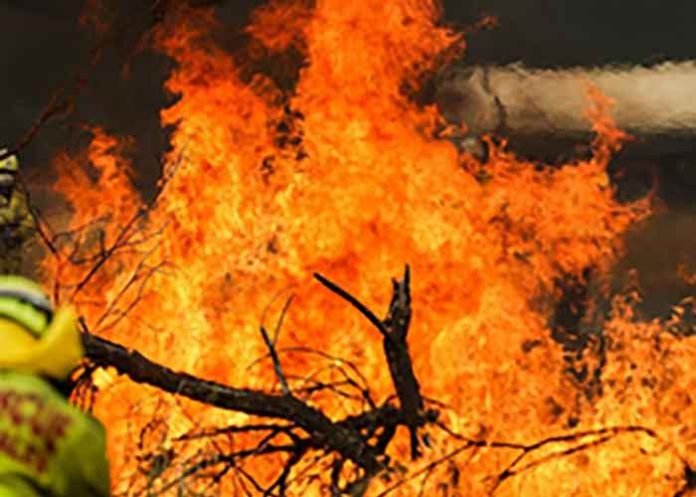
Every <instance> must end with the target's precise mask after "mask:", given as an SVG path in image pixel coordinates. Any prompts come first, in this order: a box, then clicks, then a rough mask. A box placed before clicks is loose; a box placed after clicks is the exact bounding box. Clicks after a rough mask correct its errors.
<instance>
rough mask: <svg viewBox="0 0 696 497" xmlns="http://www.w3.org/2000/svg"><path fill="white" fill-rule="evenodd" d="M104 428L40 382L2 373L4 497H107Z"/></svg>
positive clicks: (0, 473) (0, 472) (0, 494)
mask: <svg viewBox="0 0 696 497" xmlns="http://www.w3.org/2000/svg"><path fill="white" fill-rule="evenodd" d="M109 487H110V482H109V467H108V463H107V460H106V447H105V433H104V428H103V426H102V425H101V424H100V423H99V422H98V421H97V420H96V419H95V418H93V417H92V416H90V415H89V414H87V413H84V412H82V411H80V410H79V409H77V408H76V407H74V406H72V405H70V404H69V403H68V402H67V401H66V400H65V399H64V398H63V397H62V396H61V395H60V394H59V393H58V392H57V391H56V390H55V389H54V388H53V387H52V386H51V385H50V384H49V383H47V382H46V381H44V380H43V379H41V378H40V377H37V376H32V375H27V374H21V373H15V372H9V371H2V372H0V497H9V496H13V497H23V496H27V497H35V496H36V497H39V496H50V497H68V496H71V497H83V496H84V497H102V496H104V497H106V496H108V495H109V491H110V488H109Z"/></svg>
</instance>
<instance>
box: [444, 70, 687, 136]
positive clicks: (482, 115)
mask: <svg viewBox="0 0 696 497" xmlns="http://www.w3.org/2000/svg"><path fill="white" fill-rule="evenodd" d="M588 84H589V85H592V86H594V87H596V88H597V89H598V90H599V91H600V92H601V93H602V94H604V95H606V96H608V97H609V98H611V99H612V100H613V101H614V106H613V107H612V116H613V117H614V119H615V120H616V124H617V125H618V126H619V127H620V128H621V129H623V130H626V131H628V132H629V133H632V134H635V135H643V136H645V135H661V134H670V135H696V62H694V61H689V62H682V63H671V62H670V63H664V64H661V65H658V66H655V67H650V68H647V67H642V66H633V67H606V68H581V67H576V68H569V69H544V70H539V69H531V68H526V67H524V66H523V65H521V64H517V65H511V66H505V67H472V68H467V67H464V68H459V69H454V70H452V71H451V72H450V73H449V74H448V75H447V76H446V77H444V78H443V79H442V81H441V84H440V90H439V91H440V94H439V97H440V100H441V102H442V108H443V109H444V111H445V113H446V117H448V118H449V119H450V120H453V121H458V122H465V123H466V124H467V126H468V127H469V129H470V130H471V131H472V133H474V134H485V133H491V132H495V131H497V130H502V129H504V130H505V131H506V132H508V133H511V134H515V135H533V134H553V135H557V136H582V135H586V134H587V133H588V132H589V131H590V123H589V121H588V119H587V118H586V117H585V115H586V110H587V108H588V99H587V87H588Z"/></svg>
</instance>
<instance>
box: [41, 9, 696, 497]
mask: <svg viewBox="0 0 696 497" xmlns="http://www.w3.org/2000/svg"><path fill="white" fill-rule="evenodd" d="M205 3H206V2H203V4H205ZM156 4H157V5H156V13H157V16H156V18H155V22H154V23H153V26H152V29H151V31H150V32H149V33H148V36H147V37H146V38H145V39H146V40H147V41H148V43H151V44H152V45H153V46H154V47H155V48H156V49H157V50H159V51H161V52H162V53H164V54H166V55H167V56H168V57H170V58H171V59H172V60H173V61H174V62H175V63H176V66H175V68H174V69H173V71H172V73H171V75H170V77H169V79H168V80H167V83H166V91H168V92H170V93H171V94H172V95H175V96H176V97H177V100H176V102H175V103H173V104H172V105H171V106H170V107H168V108H166V109H164V110H163V111H162V114H161V120H162V125H163V126H167V127H171V128H172V129H173V131H172V134H171V148H170V150H169V152H168V154H167V155H166V157H165V159H164V161H163V165H162V174H161V180H160V183H159V189H158V192H157V195H156V196H155V197H154V199H144V198H143V197H142V196H141V194H140V193H139V192H138V190H137V189H136V188H135V187H134V186H133V183H132V179H131V178H132V176H133V175H134V174H137V171H138V167H137V164H136V165H132V164H130V163H129V162H128V160H127V159H126V157H127V154H125V153H124V150H125V147H127V146H128V143H129V142H128V140H124V139H120V138H117V137H112V136H110V135H109V134H108V133H107V132H105V131H104V130H102V129H101V128H91V129H90V134H91V137H92V140H91V144H90V145H89V147H88V149H87V150H86V151H85V152H84V153H82V154H76V155H68V154H61V155H59V156H58V157H57V158H56V160H55V167H56V170H57V171H58V176H59V179H58V181H57V183H56V184H55V190H56V191H57V192H59V193H60V194H62V196H63V197H64V198H65V200H66V201H67V202H68V203H69V205H70V211H71V215H70V216H69V218H68V219H66V220H65V221H64V226H49V225H48V224H47V223H45V222H43V221H41V220H39V228H40V229H39V231H40V233H41V235H42V237H43V240H44V241H45V244H46V247H47V250H46V255H45V257H44V258H43V261H42V271H43V276H44V280H45V282H46V284H47V285H48V286H49V288H52V289H53V295H54V297H55V298H56V299H57V300H59V301H72V302H74V303H75V305H77V306H78V309H79V311H80V314H81V316H82V324H83V326H84V333H85V334H84V337H85V344H86V347H87V351H88V356H89V359H90V360H89V362H88V364H86V365H85V367H84V370H83V371H82V374H81V376H80V378H79V379H78V384H77V385H78V386H77V388H76V390H75V394H74V396H75V399H76V400H77V401H80V402H82V403H84V404H85V405H86V406H89V407H92V408H93V409H94V412H95V413H96V415H97V416H98V417H99V418H100V419H101V420H102V421H103V422H104V423H105V424H106V426H107V428H108V433H109V443H110V457H111V461H112V466H113V479H114V493H115V494H116V495H124V496H126V495H127V496H131V495H133V496H136V495H160V494H162V495H182V496H183V495H288V496H291V495H295V496H300V495H302V496H304V495H341V494H347V495H353V496H357V495H369V496H380V497H381V496H386V495H394V496H397V495H403V496H416V495H442V496H458V495H498V496H506V495H509V496H512V495H525V496H532V495H539V496H546V495H569V496H570V495H572V496H607V495H615V496H629V495H631V496H633V495H645V496H665V497H673V496H686V495H690V492H691V494H694V492H695V490H694V487H695V485H696V484H695V481H696V477H695V476H694V468H696V403H695V402H694V397H693V392H694V391H696V375H695V373H694V369H693V364H694V357H696V355H695V353H696V342H694V338H693V335H694V333H693V327H691V328H690V327H689V326H692V325H689V324H688V321H687V320H688V317H689V313H690V312H691V307H690V303H689V302H688V301H685V302H682V303H680V304H679V305H678V306H676V307H675V312H674V316H673V317H672V318H670V319H667V320H654V321H649V322H645V321H642V320H641V319H640V318H639V316H637V315H636V313H635V312H634V304H635V302H636V301H637V299H639V298H640V292H639V290H638V289H637V288H635V287H633V286H631V285H630V284H629V285H627V288H626V291H625V292H624V293H622V294H620V295H610V294H609V292H608V288H609V284H608V282H609V276H610V270H611V269H612V267H613V265H614V264H615V263H616V262H617V260H618V259H619V258H620V257H621V255H622V251H623V246H622V240H623V235H624V234H625V233H626V232H627V230H629V229H631V228H632V227H633V226H635V225H636V224H637V223H639V222H640V221H641V220H643V219H645V218H646V217H647V216H649V215H650V212H651V202H650V199H649V198H646V199H642V200H638V201H634V202H631V203H620V202H618V201H617V200H616V198H615V189H614V187H613V186H612V184H611V181H610V179H609V177H608V175H607V166H608V164H609V161H610V160H611V157H612V154H613V153H615V152H616V151H618V150H619V149H620V148H621V145H622V142H623V140H625V139H626V138H627V136H626V135H625V134H624V133H622V132H621V131H620V130H619V129H617V128H616V126H615V125H614V123H613V121H612V118H611V102H610V101H609V100H608V99H606V98H604V97H603V96H602V95H601V94H600V93H599V92H598V91H597V90H596V89H594V88H592V87H588V99H587V107H588V109H589V112H588V117H589V119H588V128H590V127H592V129H593V130H594V132H595V133H596V138H595V140H594V142H593V143H592V154H591V157H589V158H588V159H586V160H578V161H575V162H572V163H568V164H565V165H562V166H545V165H543V164H538V163H531V162H527V161H525V160H523V159H521V158H519V157H517V156H516V155H515V154H514V153H513V152H511V151H509V150H508V149H507V148H506V146H505V144H504V143H503V144H502V145H501V144H499V143H494V142H493V141H491V142H490V150H489V157H488V160H487V161H486V162H485V163H484V162H481V161H479V160H478V159H477V158H475V157H473V156H471V155H469V154H467V153H462V152H460V151H458V150H457V149H456V148H455V147H454V145H453V144H452V143H451V141H449V140H448V136H449V135H451V133H452V132H453V129H452V126H451V125H449V124H448V123H447V122H446V121H445V120H444V119H443V118H442V117H441V115H440V114H439V112H438V110H437V109H436V107H435V106H434V105H427V104H423V102H422V100H423V99H421V98H419V96H420V95H421V94H422V93H423V91H424V88H425V86H426V85H427V82H428V81H429V78H431V77H432V76H433V74H434V73H435V72H436V71H437V70H438V69H439V68H440V67H441V66H442V65H443V64H445V63H447V62H448V61H450V60H452V58H453V57H455V56H458V55H460V53H461V51H462V50H463V38H462V35H461V34H459V33H457V32H454V31H452V30H450V29H448V28H447V27H445V26H442V25H440V24H439V23H438V18H439V10H438V8H437V5H435V3H434V2H431V1H429V0H394V1H390V2H384V1H381V0H379V1H378V0H353V1H350V2H346V1H345V0H322V1H317V2H312V3H311V5H310V3H309V2H302V1H296V2H290V1H279V0H274V1H270V2H269V3H267V4H266V5H264V6H262V7H260V8H259V9H258V10H257V11H256V12H255V14H254V15H253V16H252V20H251V23H250V25H249V26H248V27H247V28H246V36H248V38H249V49H248V50H246V51H244V52H243V53H237V54H234V55H231V54H230V53H228V51H226V50H224V49H223V48H222V47H221V46H220V45H219V44H218V42H217V41H216V40H217V39H218V37H216V33H219V32H220V31H221V30H224V29H225V27H224V26H220V25H218V23H217V21H216V19H215V16H214V13H213V11H212V10H211V9H209V7H207V6H206V5H203V6H201V5H198V3H195V2H189V3H186V2H179V3H177V2H156ZM99 29H100V30H105V29H108V27H106V26H105V25H104V24H99ZM289 53H292V54H293V55H292V57H295V58H298V57H299V59H300V60H301V61H302V63H301V64H300V65H299V69H298V72H297V76H296V78H294V79H293V78H291V79H293V84H292V85H288V84H287V79H286V80H283V81H284V83H283V84H281V82H280V80H282V79H283V78H281V77H279V76H278V75H277V74H275V75H274V74H272V72H269V71H263V70H262V68H263V67H264V61H266V60H268V59H273V60H279V59H282V57H284V56H286V55H287V54H289ZM287 56H288V57H290V56H289V55H287ZM292 57H290V58H292ZM274 58H275V59H274ZM259 68H261V69H259ZM426 100H427V99H426ZM394 277H396V278H395V279H392V278H394ZM390 280H391V281H392V287H391V291H389V286H388V285H389V282H390Z"/></svg>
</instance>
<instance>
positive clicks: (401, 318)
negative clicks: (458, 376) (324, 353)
mask: <svg viewBox="0 0 696 497" xmlns="http://www.w3.org/2000/svg"><path fill="white" fill-rule="evenodd" d="M314 276H315V278H316V279H317V280H318V281H319V282H320V283H322V284H323V285H324V286H325V287H326V288H328V289H329V290H331V291H332V292H334V293H336V294H337V295H339V296H340V297H341V298H343V299H345V300H346V301H347V302H349V303H350V304H351V305H352V306H353V307H355V308H356V309H357V310H358V311H359V312H360V313H361V314H362V315H363V316H365V317H366V318H367V319H368V320H369V321H370V322H371V323H372V324H373V325H374V326H375V327H376V328H377V330H378V331H379V332H380V333H381V335H382V344H383V347H384V353H385V356H386V358H387V364H388V366H389V373H390V375H391V378H392V383H393V384H394V389H395V390H396V395H397V397H398V398H399V403H400V405H401V413H402V414H403V416H404V424H405V425H406V426H407V427H408V429H409V432H410V434H411V457H412V458H413V459H416V458H417V457H418V456H419V455H420V442H419V440H418V428H419V427H421V426H423V425H424V424H425V420H426V418H427V416H424V413H423V409H424V402H423V396H422V394H421V391H420V385H419V383H418V379H417V378H416V374H415V373H414V371H413V363H412V361H411V355H410V353H409V350H408V343H407V336H408V330H409V325H410V324H411V287H410V279H411V274H410V268H409V266H408V265H407V266H406V268H405V270H404V276H403V279H401V280H393V281H392V286H393V289H392V299H391V303H390V304H389V309H388V311H387V317H386V318H385V319H383V320H380V319H378V318H377V317H376V316H375V314H374V313H373V312H372V311H370V310H369V309H368V308H367V306H365V304H363V303H362V302H360V300H359V299H357V298H356V297H354V296H353V295H351V294H350V293H349V292H347V291H346V290H344V289H343V288H341V287H340V286H339V285H337V284H336V283H333V282H332V281H330V280H328V279H327V278H325V277H324V276H322V275H320V274H315V275H314Z"/></svg>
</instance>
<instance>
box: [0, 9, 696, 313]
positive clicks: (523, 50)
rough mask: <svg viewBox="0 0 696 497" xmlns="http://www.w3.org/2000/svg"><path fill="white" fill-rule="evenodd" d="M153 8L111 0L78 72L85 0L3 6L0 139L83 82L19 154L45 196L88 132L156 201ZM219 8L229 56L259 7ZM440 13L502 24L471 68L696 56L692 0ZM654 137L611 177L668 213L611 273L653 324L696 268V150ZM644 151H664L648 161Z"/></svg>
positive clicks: (450, 18)
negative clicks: (59, 159) (54, 165)
mask: <svg viewBox="0 0 696 497" xmlns="http://www.w3.org/2000/svg"><path fill="white" fill-rule="evenodd" d="M154 3H155V2H154V1H149V0H122V1H118V2H112V4H113V5H115V6H117V11H116V12H115V13H114V14H113V16H114V19H116V20H117V24H118V26H119V34H118V36H117V37H115V38H114V40H113V42H111V43H108V44H106V45H105V47H104V51H103V53H102V57H101V59H100V61H99V62H98V63H97V64H96V65H95V66H94V67H93V68H91V69H90V70H86V69H87V67H88V64H89V60H90V58H91V55H92V51H93V49H94V47H95V46H96V44H97V39H96V36H95V34H94V33H93V32H91V31H90V30H89V29H85V28H84V27H82V26H81V25H80V24H79V22H78V18H79V16H80V13H81V12H82V10H83V6H84V0H62V1H60V2H58V1H49V0H43V1H41V0H4V1H0V19H2V22H3V29H2V30H0V43H2V46H3V47H4V49H3V52H2V57H1V58H0V64H2V74H3V75H4V78H3V79H2V80H1V81H0V85H2V88H1V89H0V99H1V100H0V102H1V103H0V105H2V109H3V111H4V112H3V119H1V120H0V142H3V143H6V144H13V143H16V142H17V141H18V140H19V139H20V138H21V137H22V136H23V135H24V133H26V131H27V130H28V129H30V128H31V126H32V123H33V122H34V121H35V120H36V118H37V117H38V116H39V115H40V114H41V112H42V111H43V109H44V108H45V107H46V105H47V103H48V101H49V100H50V98H51V95H52V94H53V93H54V92H55V91H56V90H57V89H58V88H59V87H60V86H61V85H65V84H68V85H71V84H72V82H73V81H74V80H75V77H76V75H77V74H79V73H80V72H82V73H83V74H84V75H85V76H87V79H86V81H85V83H84V85H83V86H82V90H81V92H80V94H79V97H78V98H77V100H76V105H75V108H74V110H73V111H72V112H71V113H70V114H69V115H68V116H67V117H61V118H59V119H55V120H52V121H51V122H50V123H49V124H48V125H47V126H45V127H44V128H43V129H42V130H41V132H40V134H39V135H38V136H37V137H36V138H35V139H34V140H33V141H32V142H31V143H30V144H29V146H28V147H26V149H24V150H23V152H22V157H21V160H22V163H23V167H24V168H25V173H26V175H27V177H28V178H29V181H30V183H31V184H32V185H37V186H36V188H37V189H38V190H39V191H40V190H42V189H45V188H46V186H47V185H49V184H50V180H51V177H52V172H51V168H50V161H51V157H52V156H53V155H54V154H55V152H56V151H58V150H60V149H63V148H66V147H67V148H70V147H76V146H79V144H80V141H81V140H83V139H84V133H83V132H82V130H81V125H83V124H90V125H100V126H103V127H104V128H105V129H106V130H107V131H108V132H110V133H114V134H118V135H129V136H132V137H134V138H135V139H136V143H137V148H135V149H134V150H133V151H132V156H133V160H134V161H135V163H136V164H137V176H136V177H135V178H134V180H135V182H136V184H137V185H138V186H139V187H140V188H141V189H142V190H143V191H144V192H151V191H152V189H153V185H154V183H155V181H156V178H157V175H158V173H159V167H160V166H159V157H160V156H161V154H162V152H163V151H164V150H166V147H167V136H166V131H165V130H162V129H161V127H160V125H159V110H160V109H161V108H162V107H164V106H166V105H167V104H168V103H170V102H171V101H172V100H171V98H172V97H171V96H168V95H166V94H165V93H164V92H163V91H162V83H163V81H164V80H165V78H166V76H167V73H168V70H169V69H170V67H171V65H170V62H169V61H167V60H166V59H165V58H164V57H162V56H160V55H157V54H154V53H151V52H147V51H140V52H137V51H136V48H137V46H138V40H139V37H140V36H141V34H142V33H143V32H144V31H145V30H146V29H147V28H148V26H150V25H151V23H152V22H153V13H152V10H151V7H152V5H153V4H154ZM160 3H163V2H161V1H160ZM217 3H219V4H220V5H219V7H218V10H219V14H220V17H221V18H222V19H223V20H224V21H225V23H226V25H227V26H229V33H230V35H229V43H230V44H231V45H234V44H235V40H237V38H236V37H235V35H234V32H235V30H236V28H238V27H240V26H243V25H244V24H245V23H246V21H247V19H248V16H249V13H250V12H251V10H252V9H253V8H254V7H256V6H258V5H260V4H262V3H263V2H262V1H260V0H258V1H232V0H228V1H222V2H217ZM444 13H445V21H446V22H447V23H450V24H453V25H455V26H458V27H462V28H463V27H466V26H468V25H472V24H474V23H475V22H476V20H478V19H479V18H481V16H482V15H484V14H490V15H494V16H496V17H497V18H498V19H499V25H498V27H496V28H495V29H492V30H484V31H480V32H478V33H476V34H474V35H472V36H470V37H469V40H468V50H467V53H466V62H468V63H472V64H506V63H511V62H518V61H519V62H522V63H524V64H525V65H527V66H531V67H567V66H575V65H581V66H597V65H632V64H642V65H652V64H656V63H659V62H662V61H666V60H691V59H696V30H694V29H693V25H694V21H696V2H694V1H693V0H663V1H660V0H652V1H649V0H643V1H638V0H583V1H579V0H524V1H521V0H467V1H464V0H448V1H445V2H444ZM126 63H128V64H127V65H128V71H125V70H124V69H125V66H126ZM695 135H696V133H695ZM651 140H653V141H652V142H650V141H648V142H647V143H645V142H644V143H642V144H641V148H640V151H639V152H634V153H631V146H629V147H628V150H627V151H626V153H625V154H622V155H621V156H619V157H617V159H616V160H615V161H614V162H615V163H614V164H613V165H612V172H613V174H614V177H615V179H616V181H617V183H618V185H619V194H620V195H621V196H622V197H623V198H635V197H637V196H640V195H642V194H645V192H647V191H648V190H649V189H650V188H651V187H655V188H656V189H657V194H658V197H659V199H660V202H661V204H662V209H661V212H660V213H658V214H657V215H655V216H654V217H653V218H652V219H651V220H649V221H648V222H647V223H645V224H643V225H642V226H641V227H640V228H639V229H637V230H635V231H634V232H632V233H630V234H629V237H628V238H629V251H628V255H627V257H626V259H625V260H624V261H623V262H622V264H621V267H620V268H618V271H617V274H623V273H625V272H626V270H627V269H628V268H637V269H638V272H639V274H640V282H641V285H642V287H643V289H644V290H645V294H646V301H645V304H644V310H645V312H646V313H648V314H649V315H656V314H665V313H667V312H669V308H670V305H671V304H673V303H675V302H677V301H678V300H679V299H681V298H683V297H685V296H687V295H688V294H689V293H693V286H692V287H689V286H688V284H687V283H686V282H685V281H684V280H683V279H682V278H680V277H679V276H678V275H677V267H678V266H679V265H680V264H685V265H686V266H687V267H690V268H691V269H692V270H693V269H694V268H696V260H694V259H695V254H696V201H695V197H696V194H695V191H696V172H694V171H695V168H694V163H695V162H696V139H693V138H690V137H686V138H685V137H655V138H653V139H651ZM665 144H667V146H665ZM567 145H568V147H569V148H572V144H567ZM564 146H565V144H564ZM651 147H653V148H654V150H655V151H658V152H655V153H650V152H651ZM557 148H558V144H555V145H552V144H549V145H548V147H547V146H545V145H544V144H541V145H539V144H537V145H536V146H534V147H528V148H527V149H525V148H524V144H521V146H520V149H521V152H522V153H523V154H526V155H528V156H530V157H532V158H539V159H548V158H550V157H552V156H553V155H555V154H556V153H557ZM666 150H667V151H666ZM617 281H618V280H617ZM617 284H620V283H617Z"/></svg>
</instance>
